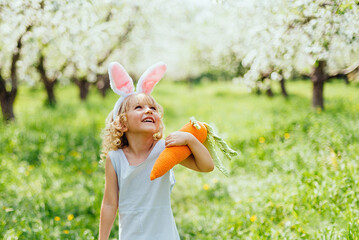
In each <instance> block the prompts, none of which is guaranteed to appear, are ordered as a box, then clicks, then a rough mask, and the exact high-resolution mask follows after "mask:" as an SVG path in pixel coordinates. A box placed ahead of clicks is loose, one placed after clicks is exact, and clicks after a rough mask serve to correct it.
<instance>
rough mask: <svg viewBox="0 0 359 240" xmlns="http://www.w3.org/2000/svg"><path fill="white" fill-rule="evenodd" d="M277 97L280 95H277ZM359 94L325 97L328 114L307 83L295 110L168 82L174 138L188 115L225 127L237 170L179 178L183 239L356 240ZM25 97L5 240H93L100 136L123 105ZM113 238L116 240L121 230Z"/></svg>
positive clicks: (0, 189)
mask: <svg viewBox="0 0 359 240" xmlns="http://www.w3.org/2000/svg"><path fill="white" fill-rule="evenodd" d="M275 90H276V89H275ZM358 90H359V87H358V86H357V85H350V86H346V85H344V84H343V83H342V82H336V81H334V82H331V83H328V84H326V86H325V98H326V102H325V105H326V109H325V111H316V110H312V109H311V107H310V96H311V85H310V82H304V81H297V82H291V83H290V84H289V85H288V91H289V93H290V94H291V96H290V99H289V100H284V99H283V98H282V97H281V96H276V97H274V98H272V99H269V98H267V97H266V96H264V95H263V96H256V95H253V94H248V93H247V92H246V90H245V89H244V88H243V87H241V86H239V85H232V84H230V83H211V84H202V85H201V84H199V85H194V86H192V87H191V88H189V87H188V86H186V85H184V84H182V83H171V82H167V81H162V82H161V83H160V84H159V85H158V86H157V87H156V89H155V91H154V93H153V95H154V96H155V98H156V99H157V101H158V102H159V103H160V104H161V105H162V106H163V107H164V109H165V118H164V121H165V125H166V130H165V132H166V135H167V134H168V133H170V132H172V131H175V130H177V129H178V128H179V127H181V126H182V125H183V124H184V123H186V122H187V121H188V119H189V118H190V117H191V116H195V117H196V119H197V120H200V121H205V122H208V123H210V124H212V125H213V126H215V127H216V129H217V132H218V133H219V134H220V135H221V136H223V137H224V138H225V139H226V141H227V142H228V143H229V145H230V146H231V147H232V148H234V149H235V150H237V151H238V152H239V153H240V155H239V158H238V159H235V160H233V161H231V162H226V163H225V164H226V166H227V167H228V168H229V169H230V171H231V174H230V176H229V177H225V176H224V175H222V174H221V173H220V172H219V171H218V170H215V171H213V172H211V173H208V174H203V173H196V172H193V171H190V170H188V169H185V168H183V167H181V166H176V167H175V176H176V179H177V183H176V186H175V188H174V189H173V192H172V208H173V211H174V216H175V220H176V223H177V227H178V229H179V232H180V235H181V239H358V237H357V236H358V235H359V211H358V209H359V200H358V199H359V188H358V187H357V186H358V181H359V172H358V169H359V168H358V167H359V166H358V165H359V145H358V143H359V94H358ZM56 94H57V96H58V105H57V106H56V108H48V107H44V104H43V103H44V99H45V92H44V91H43V90H42V89H29V88H26V87H22V88H21V89H20V92H19V96H18V98H17V101H16V105H15V114H16V117H17V120H16V122H15V123H12V124H10V125H4V124H3V123H0V133H1V134H0V161H1V162H0V238H3V239H96V238H97V235H98V224H99V214H100V205H101V201H102V194H103V187H104V168H103V166H102V165H100V164H99V150H100V144H101V140H100V133H101V129H102V128H103V127H104V120H105V118H106V116H107V114H108V112H109V111H110V110H111V109H112V107H113V105H114V103H115V101H116V100H117V98H116V96H115V94H113V93H112V92H111V93H109V94H108V96H107V97H106V98H105V99H103V98H101V97H100V96H99V95H98V94H97V92H95V91H91V93H90V96H89V99H88V100H87V102H80V100H78V92H77V89H76V88H75V87H69V86H67V87H61V86H60V87H58V89H56ZM111 238H113V239H116V238H118V219H117V220H116V222H115V224H114V226H113V229H112V233H111Z"/></svg>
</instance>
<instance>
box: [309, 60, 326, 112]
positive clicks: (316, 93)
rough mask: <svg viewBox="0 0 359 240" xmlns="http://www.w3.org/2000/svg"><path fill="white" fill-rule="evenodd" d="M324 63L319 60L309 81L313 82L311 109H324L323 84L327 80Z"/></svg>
mask: <svg viewBox="0 0 359 240" xmlns="http://www.w3.org/2000/svg"><path fill="white" fill-rule="evenodd" d="M325 66H326V62H325V61H323V60H321V61H319V62H318V65H317V66H316V67H315V68H314V71H313V73H312V76H311V79H312V82H313V99H312V106H313V108H321V109H324V97H323V90H324V83H325V81H326V80H327V79H328V75H327V74H326V73H325Z"/></svg>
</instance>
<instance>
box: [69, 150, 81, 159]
mask: <svg viewBox="0 0 359 240" xmlns="http://www.w3.org/2000/svg"><path fill="white" fill-rule="evenodd" d="M70 155H71V156H73V157H75V158H78V157H80V153H79V152H76V151H71V153H70Z"/></svg>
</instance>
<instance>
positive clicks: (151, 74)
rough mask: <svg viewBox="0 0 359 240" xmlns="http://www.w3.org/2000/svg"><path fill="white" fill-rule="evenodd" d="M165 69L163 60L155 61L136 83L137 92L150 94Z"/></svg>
mask: <svg viewBox="0 0 359 240" xmlns="http://www.w3.org/2000/svg"><path fill="white" fill-rule="evenodd" d="M166 69H167V66H166V64H164V63H163V62H159V63H156V64H155V65H152V66H151V67H150V68H148V69H147V70H146V72H144V73H143V74H142V76H141V77H140V79H139V80H138V83H137V92H140V93H146V94H151V92H152V90H153V88H154V87H155V86H156V84H157V83H158V82H159V81H160V80H161V79H162V77H163V75H164V74H165V72H166Z"/></svg>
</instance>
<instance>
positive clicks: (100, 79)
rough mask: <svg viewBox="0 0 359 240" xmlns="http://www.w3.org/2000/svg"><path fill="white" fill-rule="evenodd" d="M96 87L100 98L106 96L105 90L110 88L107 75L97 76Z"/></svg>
mask: <svg viewBox="0 0 359 240" xmlns="http://www.w3.org/2000/svg"><path fill="white" fill-rule="evenodd" d="M96 87H97V89H98V90H99V91H100V93H101V96H102V97H103V98H104V97H105V96H106V93H107V90H108V89H109V88H110V79H109V77H108V74H107V73H106V74H99V75H97V84H96Z"/></svg>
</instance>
